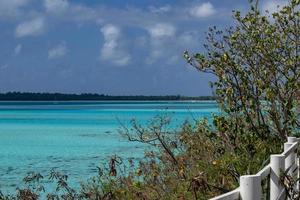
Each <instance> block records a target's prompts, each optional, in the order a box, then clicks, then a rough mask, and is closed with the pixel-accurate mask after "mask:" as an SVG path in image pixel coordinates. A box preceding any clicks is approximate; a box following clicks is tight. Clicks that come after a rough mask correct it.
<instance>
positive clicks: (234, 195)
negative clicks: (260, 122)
mask: <svg viewBox="0 0 300 200" xmlns="http://www.w3.org/2000/svg"><path fill="white" fill-rule="evenodd" d="M299 141H300V138H299V139H298V138H296V137H288V141H287V142H286V143H284V152H283V153H282V154H274V155H271V156H270V164H268V165H267V166H266V167H264V168H263V169H262V170H261V171H259V172H258V173H257V174H255V175H245V176H241V177H240V187H238V188H237V189H235V190H233V191H231V192H228V193H225V194H223V195H220V196H217V197H214V198H212V199H210V200H239V199H242V200H260V199H262V187H261V181H262V180H264V179H266V178H267V177H268V176H269V175H270V178H269V180H267V181H270V190H269V191H267V192H268V193H269V197H270V200H281V199H285V189H284V187H283V186H282V184H281V183H280V180H279V179H280V174H281V172H282V171H285V172H287V173H288V174H289V175H291V176H292V177H294V178H299V175H300V174H299V158H298V156H297V147H298V143H299ZM296 189H297V190H299V184H297V185H296Z"/></svg>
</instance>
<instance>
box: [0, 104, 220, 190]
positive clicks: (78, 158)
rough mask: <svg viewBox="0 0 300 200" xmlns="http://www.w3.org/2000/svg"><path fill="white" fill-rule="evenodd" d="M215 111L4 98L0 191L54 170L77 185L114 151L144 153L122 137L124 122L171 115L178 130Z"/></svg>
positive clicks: (199, 107) (205, 106)
mask: <svg viewBox="0 0 300 200" xmlns="http://www.w3.org/2000/svg"><path fill="white" fill-rule="evenodd" d="M215 112H218V109H217V107H216V104H215V102H212V101H195V102H190V101H176V102H174V101H173V102H168V101H162V102H145V101H143V102H139V101H130V102H114V101H104V102H0V191H4V192H11V191H13V190H15V188H16V187H17V186H20V182H21V181H22V179H23V177H24V176H26V174H27V173H28V172H30V171H35V172H40V173H41V174H43V175H46V174H49V172H50V170H51V169H52V168H56V170H58V171H62V172H65V173H67V174H68V175H69V177H70V178H71V179H70V183H71V184H72V186H74V187H78V186H79V183H80V182H82V181H86V180H87V179H88V178H89V177H92V176H95V175H97V166H99V165H100V163H105V162H107V161H108V160H109V158H110V157H111V156H112V155H115V154H117V155H119V156H121V157H124V158H129V157H134V158H139V157H141V156H142V155H143V152H144V150H145V148H146V147H145V146H144V145H141V144H138V143H132V142H128V141H126V139H125V138H123V137H121V136H120V135H119V134H118V131H117V130H118V128H119V127H120V121H121V122H122V123H124V124H126V125H129V122H130V120H131V119H133V118H135V119H136V120H138V121H139V122H140V123H141V124H146V123H147V122H148V121H149V120H151V119H152V118H153V117H154V116H156V115H160V114H165V113H167V114H168V115H169V116H171V117H172V119H173V120H172V121H173V122H172V127H173V128H176V127H178V126H180V124H181V123H182V122H183V121H185V120H193V119H194V118H197V119H198V118H202V117H210V116H211V114H212V113H215Z"/></svg>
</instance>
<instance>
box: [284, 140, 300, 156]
mask: <svg viewBox="0 0 300 200" xmlns="http://www.w3.org/2000/svg"><path fill="white" fill-rule="evenodd" d="M298 143H299V141H297V142H294V143H291V144H292V145H291V146H290V147H289V148H288V149H287V150H286V151H284V152H283V153H282V154H281V155H283V156H284V157H285V158H286V157H288V156H289V155H290V154H291V153H292V152H293V151H295V150H296V148H297V145H298Z"/></svg>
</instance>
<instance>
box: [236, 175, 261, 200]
mask: <svg viewBox="0 0 300 200" xmlns="http://www.w3.org/2000/svg"><path fill="white" fill-rule="evenodd" d="M240 188H241V191H240V195H241V199H242V200H257V199H261V196H262V195H261V177H260V176H259V175H245V176H241V177H240Z"/></svg>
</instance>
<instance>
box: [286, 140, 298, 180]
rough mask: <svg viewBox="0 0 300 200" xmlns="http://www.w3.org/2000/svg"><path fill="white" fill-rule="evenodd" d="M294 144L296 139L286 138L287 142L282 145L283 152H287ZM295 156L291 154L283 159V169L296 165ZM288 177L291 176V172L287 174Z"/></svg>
mask: <svg viewBox="0 0 300 200" xmlns="http://www.w3.org/2000/svg"><path fill="white" fill-rule="evenodd" d="M295 142H297V138H296V137H288V141H287V142H286V143H284V151H286V150H288V149H289V148H290V147H291V146H292V145H293V144H294V143H295ZM295 162H296V154H295V152H292V153H291V154H290V155H289V156H288V157H286V158H285V169H288V168H289V167H290V166H292V165H293V164H296V163H295ZM288 174H289V175H292V174H291V170H289V172H288Z"/></svg>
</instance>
